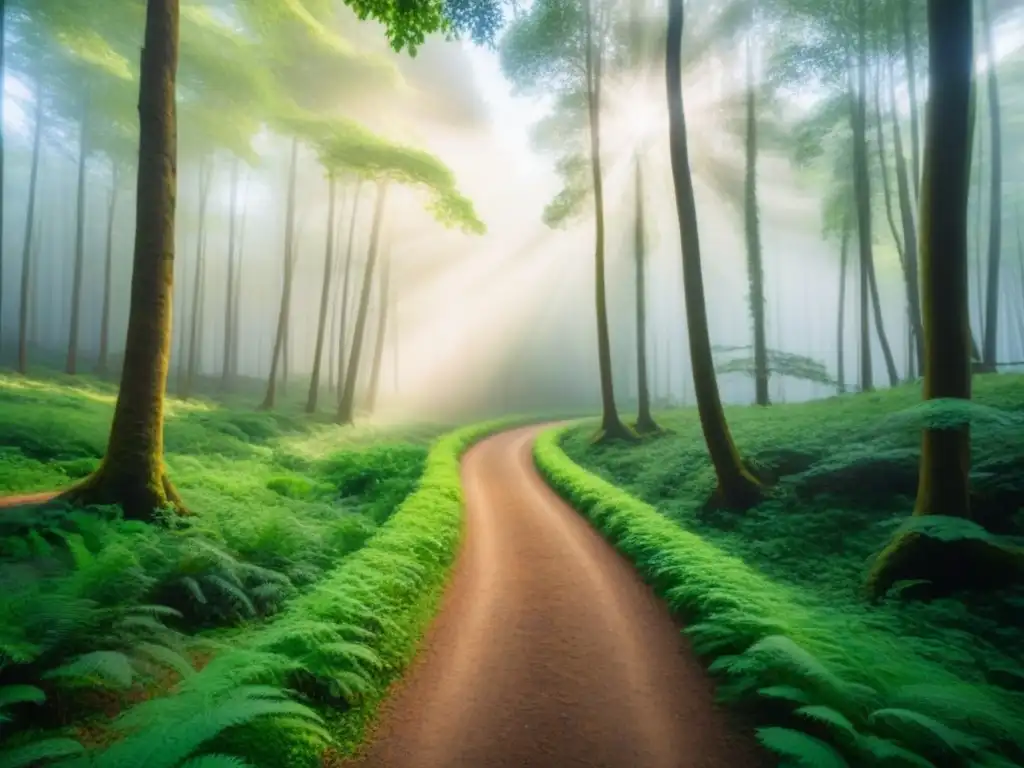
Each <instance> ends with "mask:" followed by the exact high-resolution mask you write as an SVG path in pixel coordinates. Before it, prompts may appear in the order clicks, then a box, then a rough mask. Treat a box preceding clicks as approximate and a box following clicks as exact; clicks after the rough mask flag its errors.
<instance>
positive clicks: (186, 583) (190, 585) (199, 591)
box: [181, 576, 207, 605]
mask: <svg viewBox="0 0 1024 768" xmlns="http://www.w3.org/2000/svg"><path fill="white" fill-rule="evenodd" d="M181 584H182V586H183V587H185V589H187V590H188V591H189V593H190V594H191V595H192V597H193V598H194V599H195V601H196V602H197V603H199V604H200V605H206V603H207V600H206V593H205V592H203V588H202V587H201V586H199V582H198V581H196V580H195V578H193V577H192V576H183V577H182V578H181Z"/></svg>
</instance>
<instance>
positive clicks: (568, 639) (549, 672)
mask: <svg viewBox="0 0 1024 768" xmlns="http://www.w3.org/2000/svg"><path fill="white" fill-rule="evenodd" d="M542 429H543V427H526V428H524V429H519V430H513V431H509V432H503V433H502V434H500V435H497V436H495V437H491V438H489V439H487V440H484V441H483V442H481V443H478V444H477V445H476V446H475V447H473V448H472V449H471V450H470V451H469V452H468V453H467V454H466V456H465V458H464V460H463V464H462V482H463V486H464V488H465V494H466V533H465V537H464V539H463V543H462V547H461V549H460V552H459V557H458V560H457V562H456V565H455V569H454V572H453V574H452V578H451V581H450V583H449V584H448V587H447V589H446V591H445V595H444V599H443V601H442V603H441V607H440V611H439V613H438V616H437V619H436V620H435V621H434V622H433V624H432V625H431V628H430V631H429V632H428V634H427V635H426V637H425V639H424V642H423V645H422V648H421V650H420V652H419V654H418V656H417V658H416V660H415V661H414V662H413V665H412V667H411V668H410V670H409V672H408V673H407V675H406V676H405V678H404V680H403V682H402V683H401V684H400V685H399V686H398V687H397V689H396V692H395V693H394V694H393V695H392V697H391V698H390V699H389V700H388V701H387V702H386V703H385V705H384V707H383V710H382V717H381V719H380V722H379V725H378V727H377V729H376V732H375V738H374V739H373V740H372V741H371V742H370V744H369V745H368V748H367V751H366V754H365V755H364V757H363V759H362V760H361V761H359V762H358V763H356V765H358V766H363V767H365V768H506V767H508V768H511V767H512V766H552V767H554V766H558V767H559V768H571V767H572V766H581V767H582V766H597V765H600V766H604V768H698V766H699V767H701V768H756V766H759V765H767V764H768V763H767V762H765V759H764V756H763V755H762V754H761V753H760V751H759V750H758V749H757V747H756V746H755V743H754V740H753V737H752V734H751V733H744V732H743V730H741V729H740V728H738V727H737V724H736V723H733V722H730V718H729V717H728V716H727V715H726V713H725V712H723V711H722V710H721V709H720V708H719V707H718V706H716V704H715V701H714V687H713V685H712V683H711V679H710V677H709V676H708V674H707V673H706V672H705V670H704V669H703V668H702V667H701V665H700V662H699V661H698V660H697V658H696V656H694V655H693V654H692V652H690V651H689V650H688V648H687V647H686V644H685V643H684V642H683V639H682V638H681V637H680V634H679V628H678V626H677V625H676V623H675V622H674V621H673V620H672V617H671V616H670V615H669V612H668V609H667V608H666V607H665V605H664V603H662V602H660V601H658V600H657V599H656V598H655V596H654V593H653V592H652V591H651V589H650V588H649V587H648V586H646V585H645V584H644V583H643V582H642V581H641V580H640V578H639V576H638V575H637V572H636V571H635V570H634V569H633V568H631V567H630V565H629V563H628V562H626V561H625V560H624V559H623V558H621V557H619V556H618V554H617V553H616V552H615V550H614V549H613V548H612V546H611V545H610V544H608V543H607V542H606V541H605V540H604V539H602V538H601V536H600V534H598V533H597V532H596V531H595V530H594V529H593V528H592V527H590V526H589V525H588V524H587V522H586V521H585V520H584V519H583V518H582V517H580V516H579V515H577V514H576V513H575V512H574V511H573V510H572V508H571V507H569V506H568V505H567V504H566V503H565V502H564V501H562V500H561V499H560V498H559V497H558V496H557V495H555V493H554V492H553V491H551V490H550V489H549V488H548V487H547V486H546V485H545V484H544V481H543V480H542V479H541V477H540V475H539V474H538V473H537V470H536V468H535V467H534V466H533V460H532V457H531V449H532V446H533V441H534V438H535V436H536V434H537V433H538V432H539V431H541V430H542Z"/></svg>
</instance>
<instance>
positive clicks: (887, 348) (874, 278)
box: [868, 262, 900, 387]
mask: <svg viewBox="0 0 1024 768" xmlns="http://www.w3.org/2000/svg"><path fill="white" fill-rule="evenodd" d="M868 287H869V288H870V289H871V312H872V314H874V316H875V332H876V334H877V335H878V342H879V344H881V346H882V358H883V360H885V371H886V373H887V374H888V375H889V386H892V387H895V386H896V385H898V384H899V383H900V374H899V370H898V369H897V368H896V358H895V356H894V355H893V353H892V346H891V345H890V344H889V336H888V334H886V332H885V322H884V318H883V317H882V300H881V297H880V296H879V294H878V275H877V273H876V272H875V265H874V263H873V262H871V263H869V264H868Z"/></svg>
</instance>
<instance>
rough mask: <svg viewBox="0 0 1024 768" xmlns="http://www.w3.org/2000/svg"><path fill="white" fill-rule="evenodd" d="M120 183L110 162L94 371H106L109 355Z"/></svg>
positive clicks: (114, 166) (112, 162) (113, 165)
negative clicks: (96, 357)
mask: <svg viewBox="0 0 1024 768" xmlns="http://www.w3.org/2000/svg"><path fill="white" fill-rule="evenodd" d="M119 183H120V179H119V175H118V169H117V162H116V161H113V160H112V161H111V163H110V202H109V203H108V208H107V236H106V247H105V253H104V257H103V308H102V310H101V314H100V354H99V359H98V361H97V364H96V372H97V373H99V374H100V375H101V376H102V375H104V374H105V373H106V372H107V366H108V365H109V357H110V310H111V299H112V297H111V291H112V289H113V285H112V284H113V280H114V220H115V217H116V215H117V188H118V185H119Z"/></svg>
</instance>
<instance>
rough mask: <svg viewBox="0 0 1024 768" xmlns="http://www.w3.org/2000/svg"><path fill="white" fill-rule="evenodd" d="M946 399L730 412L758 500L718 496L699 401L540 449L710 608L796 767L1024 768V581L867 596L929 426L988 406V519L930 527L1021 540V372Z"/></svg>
mask: <svg viewBox="0 0 1024 768" xmlns="http://www.w3.org/2000/svg"><path fill="white" fill-rule="evenodd" d="M936 405H937V404H935V403H922V402H921V401H920V392H919V390H918V387H916V386H906V387H902V388H897V389H894V390H891V391H886V392H878V393H870V394H858V395H848V396H842V397H838V398H833V399H829V400H825V401H818V402H813V403H805V404H791V405H773V406H771V407H769V408H732V409H729V413H728V417H729V422H730V426H731V427H732V429H733V432H734V435H735V437H736V440H737V444H738V445H739V446H741V450H742V451H743V454H744V457H745V458H746V460H747V461H748V463H749V464H750V466H751V467H752V468H753V469H754V470H755V471H756V473H757V474H759V475H760V476H762V477H765V478H770V479H771V480H772V481H773V487H772V491H771V493H770V495H769V496H768V497H767V498H766V499H765V500H764V501H762V502H761V503H760V504H759V505H758V506H756V507H755V508H753V509H751V510H749V511H747V512H743V513H736V512H728V511H723V510H720V509H716V508H715V507H713V506H711V505H708V504H706V502H707V501H708V499H709V497H710V496H711V493H712V491H713V490H714V482H715V478H714V474H713V471H712V469H711V467H710V465H709V462H708V460H707V456H706V450H705V448H704V444H703V441H702V439H701V433H700V426H699V424H698V422H697V419H696V415H695V413H694V412H693V411H691V410H680V411H672V412H666V413H661V414H658V415H657V419H658V421H659V423H660V424H662V425H663V426H665V427H666V428H667V429H668V430H669V431H668V432H667V433H664V434H661V435H658V436H653V437H649V438H647V439H645V441H644V442H643V443H642V444H641V445H639V446H636V445H628V444H620V445H615V444H612V445H603V444H594V443H592V442H591V440H590V437H591V435H592V434H593V425H592V424H583V425H577V426H574V427H571V428H567V429H563V430H559V431H557V432H553V433H547V434H546V435H545V436H544V437H543V438H542V440H541V441H540V443H539V444H538V447H537V451H536V457H537V462H538V465H539V467H540V468H541V470H542V471H543V472H544V473H545V474H546V476H547V477H548V478H549V480H550V481H551V482H552V483H553V485H554V486H555V487H556V488H557V489H558V490H559V491H560V492H561V493H562V494H563V495H564V496H566V498H568V499H569V500H570V501H572V502H573V503H574V505H576V506H577V508H578V509H580V510H581V511H582V512H583V513H584V514H586V515H587V516H588V517H589V518H590V519H591V520H592V522H594V524H595V525H596V526H597V527H598V528H599V529H600V530H601V531H602V532H604V534H605V535H606V536H607V537H608V538H610V539H611V541H612V542H613V543H614V544H616V546H618V547H619V548H620V549H621V550H622V551H623V552H624V553H625V554H627V555H628V556H629V557H630V558H631V559H632V560H633V561H634V562H635V563H636V564H637V566H638V568H639V569H640V570H641V572H642V573H643V574H644V576H645V577H646V578H647V579H648V580H649V581H650V582H651V583H652V584H654V586H655V587H656V588H657V589H658V590H659V592H660V593H661V594H662V595H663V596H664V597H665V598H666V599H667V600H668V602H669V603H670V604H671V605H672V606H673V608H675V609H676V610H678V611H679V612H680V613H682V614H683V615H684V616H685V617H687V618H688V619H689V620H690V621H695V622H696V623H693V624H691V625H690V626H689V628H688V630H687V631H688V632H689V634H690V636H691V638H692V640H693V642H694V645H695V647H696V649H697V650H698V651H699V652H701V653H703V654H706V655H707V656H709V657H710V658H712V659H714V662H713V663H712V669H713V670H714V671H716V672H718V673H721V674H722V675H723V676H724V678H725V679H726V681H727V683H726V684H725V685H724V686H723V688H722V692H723V695H724V696H725V697H726V698H731V699H736V700H739V701H742V702H745V703H746V704H747V705H751V706H752V707H754V709H755V710H757V711H758V712H759V713H760V715H761V716H762V718H763V722H765V723H766V724H767V725H766V728H764V729H762V730H761V737H762V740H763V741H764V742H765V743H766V745H767V746H769V747H771V748H772V749H774V750H776V751H778V752H779V753H781V754H783V755H784V756H786V757H787V758H788V759H790V760H791V761H792V762H793V764H797V765H845V764H849V765H857V766H859V765H936V766H946V765H953V766H967V765H1015V764H1024V685H1022V683H1024V668H1022V666H1021V659H1020V652H1019V649H1020V647H1021V644H1022V641H1024V622H1022V620H1021V610H1020V609H1021V606H1022V605H1024V591H1022V590H1021V589H1020V588H1005V589H1001V590H998V591H988V592H982V593H977V592H975V593H972V594H970V595H969V596H968V595H966V594H964V593H956V594H953V595H950V596H947V597H942V598H936V599H930V600H924V601H920V600H912V599H911V598H913V597H916V596H918V595H915V592H918V593H920V592H921V590H922V589H923V590H927V586H928V585H927V584H920V583H911V582H903V583H899V584H897V585H896V587H895V588H894V589H893V590H892V591H890V593H889V595H888V596H887V598H886V599H885V600H883V601H882V602H881V603H879V604H877V605H868V604H867V603H866V601H865V599H864V596H863V585H864V578H865V573H866V571H867V567H868V564H869V561H870V559H871V558H872V556H873V555H875V554H877V552H878V551H879V550H880V549H881V548H882V547H884V546H885V544H886V542H887V541H889V540H890V538H891V537H892V535H893V532H894V531H895V530H896V529H897V528H898V527H899V526H901V525H905V524H907V520H908V514H909V511H910V509H911V508H912V505H913V497H914V493H915V490H916V480H917V465H918V456H919V440H920V437H919V435H920V429H921V427H922V426H923V425H924V424H925V423H933V422H934V421H935V420H941V419H946V420H957V419H961V418H964V417H969V418H970V420H971V425H972V448H973V457H972V466H973V473H972V482H973V494H974V496H973V502H974V509H975V511H976V513H977V519H978V522H979V523H982V524H983V525H984V528H980V527H971V526H970V525H969V524H967V525H959V526H957V527H952V526H949V527H947V528H946V529H945V530H939V531H934V532H932V535H938V536H943V537H946V538H951V537H974V536H977V537H986V538H988V539H990V540H993V541H997V542H1001V543H1006V544H1009V545H1013V544H1015V543H1017V542H1019V538H1018V537H1019V536H1020V534H1021V533H1022V532H1024V531H1022V530H1021V523H1022V516H1021V507H1022V506H1024V381H1022V378H1021V377H1020V376H1015V375H1008V374H1002V375H999V376H982V377H978V378H977V380H976V385H975V400H974V402H973V403H962V404H956V405H957V406H959V407H956V408H951V407H949V405H948V404H938V405H941V406H942V407H936ZM563 450H564V453H563V452H562V451H563ZM577 463H578V464H577ZM585 470H589V472H588V471H585ZM591 473H593V474H591ZM612 484H614V485H612ZM958 522H960V523H963V521H958ZM830 745H831V746H830ZM815 755H817V757H815ZM844 761H845V762H844Z"/></svg>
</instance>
